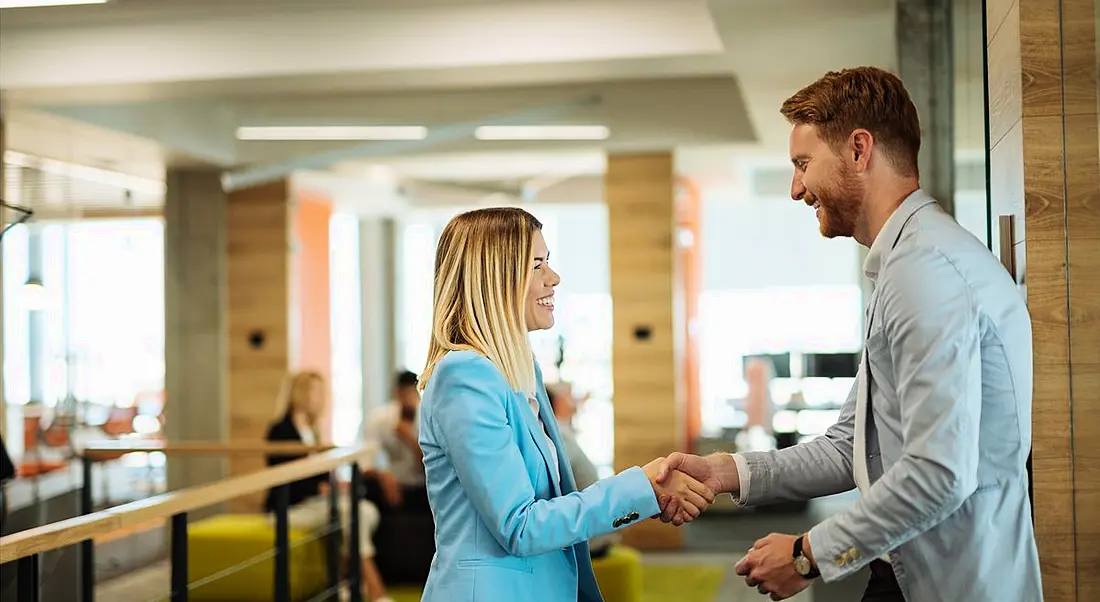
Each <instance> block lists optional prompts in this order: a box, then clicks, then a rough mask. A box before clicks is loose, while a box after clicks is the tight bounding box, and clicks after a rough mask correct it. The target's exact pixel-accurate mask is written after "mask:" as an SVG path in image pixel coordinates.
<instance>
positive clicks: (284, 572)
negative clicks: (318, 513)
mask: <svg viewBox="0 0 1100 602" xmlns="http://www.w3.org/2000/svg"><path fill="white" fill-rule="evenodd" d="M289 512H290V487H289V486H288V485H280V486H278V487H276V488H275V584H274V588H275V602H290V516H289Z"/></svg>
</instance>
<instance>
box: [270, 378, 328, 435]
mask: <svg viewBox="0 0 1100 602" xmlns="http://www.w3.org/2000/svg"><path fill="white" fill-rule="evenodd" d="M313 383H321V385H322V387H323V386H324V384H325V376H324V375H323V374H321V373H320V372H317V371H316V370H300V371H298V372H292V373H290V374H289V375H287V377H286V379H284V380H283V386H282V388H281V389H280V391H279V401H278V404H277V405H276V407H277V408H278V409H279V412H278V415H277V416H276V417H278V418H282V417H289V416H292V415H293V414H296V413H299V412H300V413H302V414H304V415H305V416H306V419H307V420H308V422H309V428H310V430H312V431H313V436H314V438H317V439H318V441H319V440H320V437H321V428H320V427H321V414H320V412H315V411H314V410H313V409H312V408H310V407H309V403H308V402H309V398H308V396H309V388H310V387H311V386H312V385H313Z"/></svg>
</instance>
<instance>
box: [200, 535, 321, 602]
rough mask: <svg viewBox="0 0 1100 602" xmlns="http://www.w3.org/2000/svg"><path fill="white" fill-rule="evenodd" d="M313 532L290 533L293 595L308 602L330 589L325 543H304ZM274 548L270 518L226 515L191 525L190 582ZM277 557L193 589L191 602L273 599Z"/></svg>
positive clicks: (291, 593) (293, 598) (295, 598)
mask: <svg viewBox="0 0 1100 602" xmlns="http://www.w3.org/2000/svg"><path fill="white" fill-rule="evenodd" d="M311 536H312V534H311V533H310V532H308V531H304V530H300V529H293V528H292V529H290V537H289V540H290V546H291V547H290V563H289V564H290V597H291V599H292V600H305V599H308V598H310V597H311V596H313V595H315V594H317V593H318V592H321V591H323V590H324V589H325V588H326V587H327V577H326V575H325V539H324V538H323V537H321V538H317V539H314V540H313V541H306V542H304V543H299V544H298V545H295V542H302V541H303V540H306V539H308V538H309V537H311ZM274 549H275V522H274V520H273V519H272V518H271V517H270V516H269V515H264V514H260V515H256V514H223V515H220V516H215V517H213V518H208V519H204V520H201V521H196V522H194V523H192V524H190V525H188V526H187V569H188V581H189V582H190V583H192V584H193V583H195V582H196V581H198V580H200V579H205V578H207V577H209V576H211V575H214V574H217V573H221V572H223V571H226V570H228V569H230V567H233V566H236V565H238V564H242V563H246V562H249V561H250V559H253V558H255V557H256V556H260V555H262V554H265V553H271V552H272V551H273V550H274ZM274 582H275V558H274V556H272V557H270V558H266V559H264V560H261V561H259V562H256V563H255V564H251V565H249V566H248V567H246V568H243V569H241V570H239V571H237V572H234V573H231V574H229V575H223V576H221V577H218V578H217V579H214V580H212V581H210V582H209V583H207V584H204V585H201V586H199V587H197V588H194V589H192V590H191V594H190V599H191V600H197V601H204V600H205V601H217V602H260V601H264V602H266V601H269V600H271V599H273V597H274V592H273V587H274V585H273V584H274Z"/></svg>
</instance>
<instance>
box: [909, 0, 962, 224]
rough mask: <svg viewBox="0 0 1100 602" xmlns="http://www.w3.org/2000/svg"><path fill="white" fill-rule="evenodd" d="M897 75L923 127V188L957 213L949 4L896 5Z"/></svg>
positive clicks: (946, 0)
mask: <svg viewBox="0 0 1100 602" xmlns="http://www.w3.org/2000/svg"><path fill="white" fill-rule="evenodd" d="M896 7H897V9H896V10H897V28H896V29H897V38H898V75H899V76H900V77H901V79H902V81H904V82H905V86H906V88H908V90H909V94H910V96H911V97H912V99H913V103H914V104H915V105H916V106H917V112H918V113H919V115H920V121H921V134H922V141H921V149H920V156H919V165H920V179H921V187H922V188H923V189H924V190H925V191H927V192H928V193H930V194H931V195H932V196H933V197H935V198H936V200H938V201H939V202H940V204H941V205H942V206H943V208H944V209H946V210H947V212H948V213H951V214H954V212H955V61H954V58H953V57H954V30H953V28H952V25H951V24H952V8H951V0H898V1H897V3H896Z"/></svg>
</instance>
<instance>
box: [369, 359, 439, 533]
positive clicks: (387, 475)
mask: <svg viewBox="0 0 1100 602" xmlns="http://www.w3.org/2000/svg"><path fill="white" fill-rule="evenodd" d="M393 397H394V398H393V401H391V402H390V403H387V404H386V405H384V406H381V407H379V408H377V409H375V410H374V411H373V412H372V413H371V415H370V418H369V419H368V420H367V432H366V436H367V441H370V442H372V443H375V444H377V445H378V446H379V451H380V453H379V457H378V458H377V459H376V462H375V466H377V467H378V468H377V469H376V470H368V471H366V473H365V475H364V477H365V483H366V486H367V494H366V497H367V499H368V500H370V501H371V502H372V503H374V504H375V505H376V506H377V507H378V510H379V511H380V512H381V514H382V515H383V516H385V515H386V514H388V513H390V512H392V511H395V510H400V511H405V512H413V513H422V514H425V515H431V513H432V510H431V507H429V506H428V490H427V489H426V488H425V487H424V454H423V453H422V452H421V451H420V443H418V442H417V428H416V417H417V410H418V408H419V407H420V392H419V391H417V389H416V374H415V373H413V372H409V371H407V370H406V371H405V372H402V373H400V374H398V375H397V379H396V382H395V383H394V389H393Z"/></svg>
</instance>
